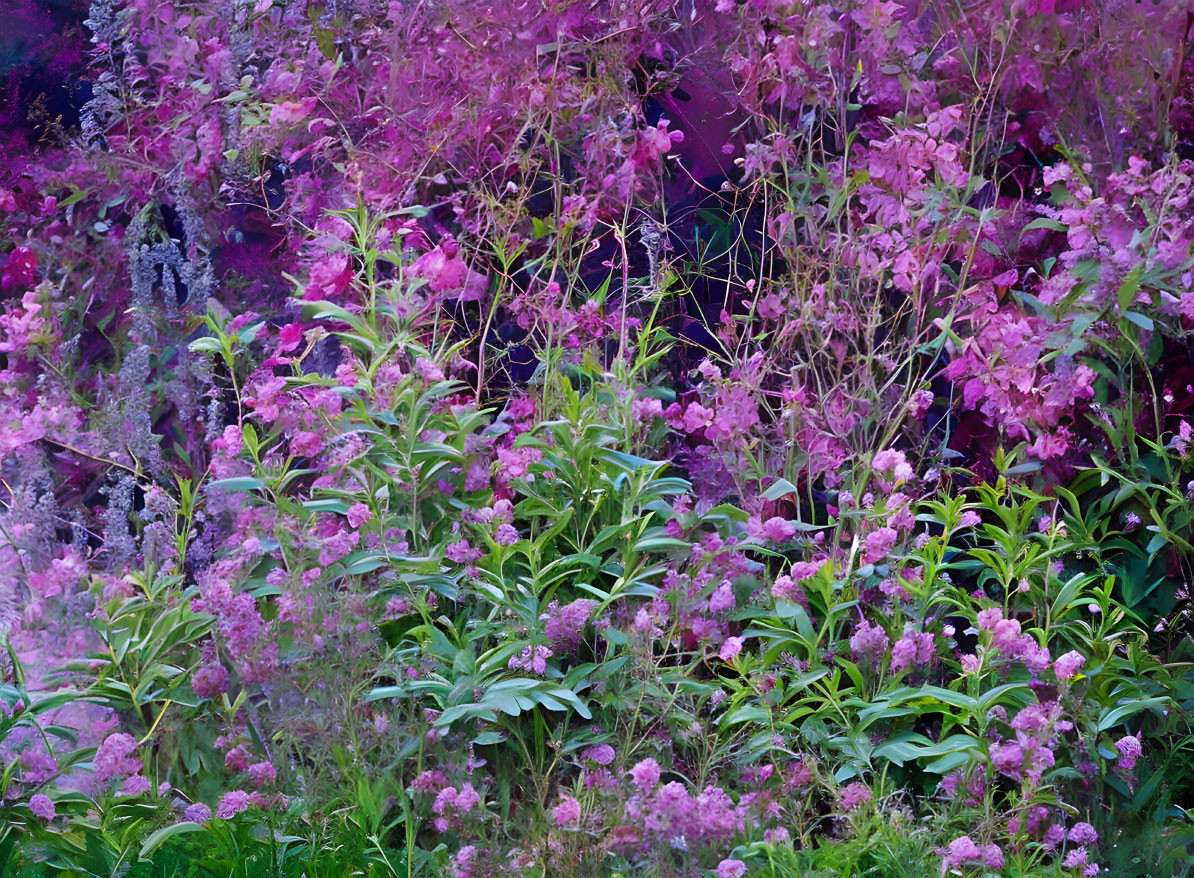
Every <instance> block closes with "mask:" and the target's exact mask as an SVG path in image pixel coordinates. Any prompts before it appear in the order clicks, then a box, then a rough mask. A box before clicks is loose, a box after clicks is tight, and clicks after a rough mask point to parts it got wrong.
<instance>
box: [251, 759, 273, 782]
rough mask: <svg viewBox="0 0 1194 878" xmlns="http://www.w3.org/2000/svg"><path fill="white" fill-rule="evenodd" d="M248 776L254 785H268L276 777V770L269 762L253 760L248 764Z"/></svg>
mask: <svg viewBox="0 0 1194 878" xmlns="http://www.w3.org/2000/svg"><path fill="white" fill-rule="evenodd" d="M249 778H250V779H251V780H252V781H253V784H254V785H255V786H258V787H264V786H269V785H270V784H272V783H273V782H274V781H275V780H277V779H278V770H277V769H276V768H274V766H273V765H272V764H270V763H269V762H255V763H253V764H252V765H250V766H249Z"/></svg>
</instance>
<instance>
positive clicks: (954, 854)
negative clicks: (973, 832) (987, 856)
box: [945, 835, 983, 869]
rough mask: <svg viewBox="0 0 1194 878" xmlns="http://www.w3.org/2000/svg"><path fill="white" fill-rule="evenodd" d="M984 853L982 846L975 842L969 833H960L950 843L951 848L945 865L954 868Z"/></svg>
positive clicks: (946, 856)
mask: <svg viewBox="0 0 1194 878" xmlns="http://www.w3.org/2000/svg"><path fill="white" fill-rule="evenodd" d="M982 855H983V852H982V848H980V847H979V846H978V845H977V844H975V843H974V840H973V839H972V838H971V837H970V836H968V835H960V836H958V837H957V838H955V839H954V840H953V841H951V842H950V843H949V850H948V852H947V853H946V854H945V866H946V868H947V869H953V868H956V867H958V866H961V865H963V864H965V863H968V862H970V861H971V860H977V859H979V858H980V857H981V856H982Z"/></svg>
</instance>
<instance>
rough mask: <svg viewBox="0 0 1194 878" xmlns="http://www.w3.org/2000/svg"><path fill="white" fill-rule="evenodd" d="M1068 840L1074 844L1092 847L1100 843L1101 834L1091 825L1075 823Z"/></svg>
mask: <svg viewBox="0 0 1194 878" xmlns="http://www.w3.org/2000/svg"><path fill="white" fill-rule="evenodd" d="M1067 838H1068V839H1069V840H1070V842H1071V843H1072V844H1078V845H1092V844H1098V843H1099V833H1098V832H1097V831H1096V830H1095V828H1094V827H1093V826H1091V825H1090V824H1089V823H1085V822H1083V823H1075V824H1074V825H1073V826H1071V827H1070V831H1069V834H1068V836H1067Z"/></svg>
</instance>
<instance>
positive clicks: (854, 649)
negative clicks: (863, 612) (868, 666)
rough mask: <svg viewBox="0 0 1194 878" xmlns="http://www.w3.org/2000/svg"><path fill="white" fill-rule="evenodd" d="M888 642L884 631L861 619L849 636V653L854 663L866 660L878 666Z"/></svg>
mask: <svg viewBox="0 0 1194 878" xmlns="http://www.w3.org/2000/svg"><path fill="white" fill-rule="evenodd" d="M890 642H891V639H890V638H889V637H888V636H887V632H886V631H884V630H883V629H882V628H881V627H880V626H878V625H872V624H871V623H870V622H868V621H867V620H866V619H863V620H862V621H861V622H859V623H858V625H857V626H855V628H854V632H853V633H852V634H851V635H850V652H851V653H852V654H853V657H854V659H855V660H856V661H859V662H861V661H862V660H864V659H867V660H870V661H871V663H873V664H878V662H879V659H880V658H881V657H882V655H883V653H884V652H886V651H887V645H888V644H889V643H890Z"/></svg>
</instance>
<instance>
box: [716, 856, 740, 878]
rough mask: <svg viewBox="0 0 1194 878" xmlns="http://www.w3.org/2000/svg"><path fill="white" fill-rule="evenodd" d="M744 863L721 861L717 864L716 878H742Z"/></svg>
mask: <svg viewBox="0 0 1194 878" xmlns="http://www.w3.org/2000/svg"><path fill="white" fill-rule="evenodd" d="M745 874H746V863H744V862H742V861H741V860H722V861H721V862H720V863H718V864H717V878H742V876H743V875H745Z"/></svg>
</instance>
